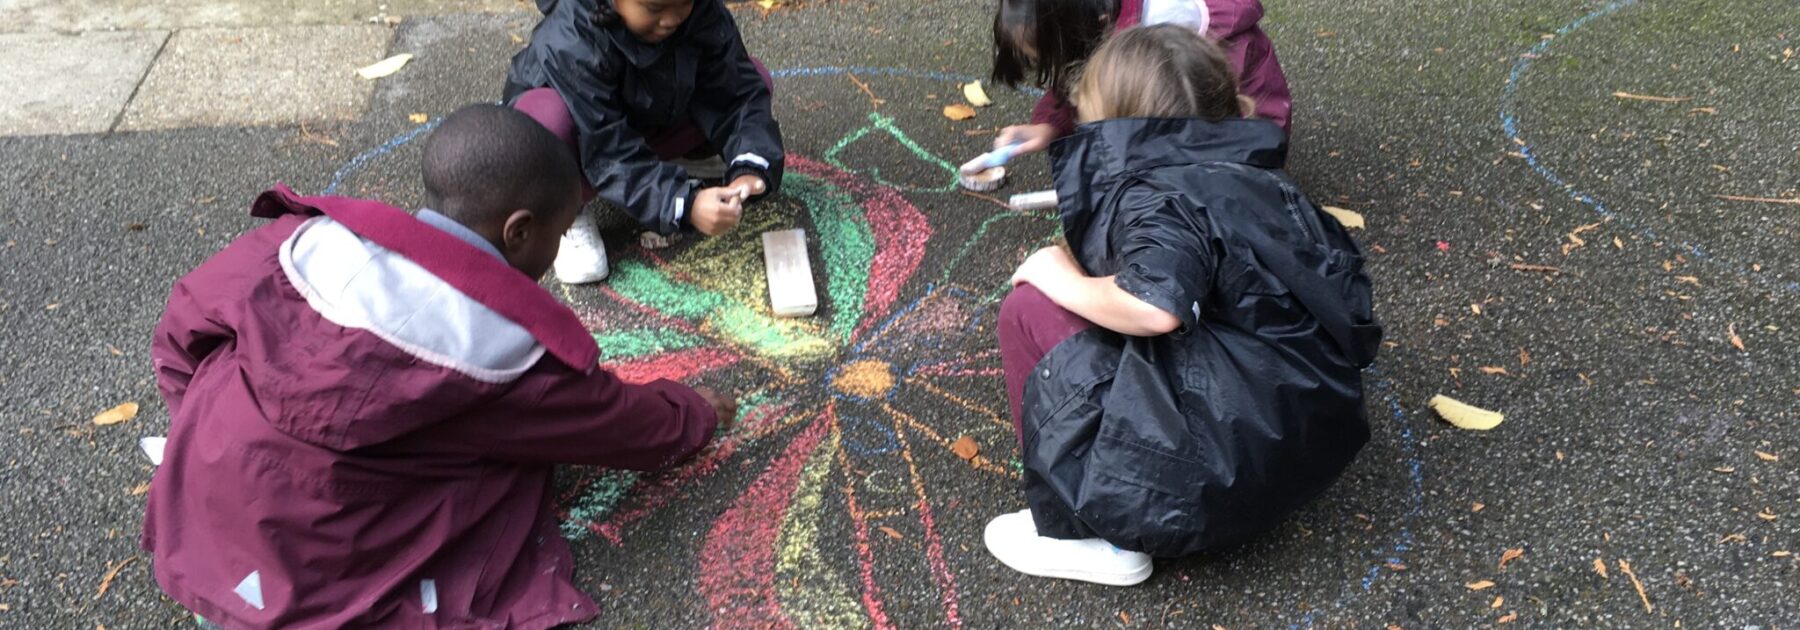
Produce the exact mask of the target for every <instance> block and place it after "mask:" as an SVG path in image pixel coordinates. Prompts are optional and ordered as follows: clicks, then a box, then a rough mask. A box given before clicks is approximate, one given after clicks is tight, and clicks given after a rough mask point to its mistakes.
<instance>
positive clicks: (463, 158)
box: [420, 104, 581, 226]
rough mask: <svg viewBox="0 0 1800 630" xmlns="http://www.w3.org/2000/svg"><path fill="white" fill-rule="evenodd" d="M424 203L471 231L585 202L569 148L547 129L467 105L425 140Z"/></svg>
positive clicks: (496, 108)
mask: <svg viewBox="0 0 1800 630" xmlns="http://www.w3.org/2000/svg"><path fill="white" fill-rule="evenodd" d="M420 171H421V173H422V175H423V176H424V180H425V203H426V204H427V205H428V206H429V207H430V208H431V209H433V210H436V211H438V212H441V213H443V214H444V215H445V216H448V217H450V218H452V219H455V220H456V221H457V222H459V223H462V224H463V225H468V226H478V225H488V224H492V223H493V222H495V221H502V220H504V219H505V217H506V216H507V215H508V214H509V213H511V212H512V211H514V210H518V209H520V208H525V209H528V210H531V211H532V212H535V213H539V214H540V215H541V216H543V217H550V216H554V215H555V213H558V212H563V211H564V208H565V207H566V206H568V205H569V199H570V198H571V197H578V196H579V195H580V192H578V191H579V190H580V186H581V170H580V169H579V168H576V166H575V156H574V154H573V152H572V151H570V150H569V147H568V146H567V145H565V144H563V142H562V141H561V140H559V139H557V137H556V136H555V135H554V134H551V133H550V131H549V130H548V129H545V128H544V126H543V125H540V124H538V122H537V121H536V120H532V118H531V117H530V116H526V115H525V114H523V113H520V112H519V111H518V110H515V109H512V108H510V107H502V106H500V105H491V104H482V105H468V106H465V107H463V108H462V109H458V110H456V112H455V113H453V114H450V115H449V116H447V117H445V118H444V121H443V122H442V123H439V124H438V127H437V130H436V131H433V132H432V133H431V138H430V139H428V140H426V141H425V157H424V159H423V160H421V165H420Z"/></svg>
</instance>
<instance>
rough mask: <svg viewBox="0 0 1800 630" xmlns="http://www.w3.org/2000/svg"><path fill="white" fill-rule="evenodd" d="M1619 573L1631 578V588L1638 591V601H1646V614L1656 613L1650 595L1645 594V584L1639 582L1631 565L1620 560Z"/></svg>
mask: <svg viewBox="0 0 1800 630" xmlns="http://www.w3.org/2000/svg"><path fill="white" fill-rule="evenodd" d="M1619 572H1620V573H1623V574H1625V577H1628V578H1631V587H1632V588H1635V589H1637V594H1638V599H1641V600H1644V612H1655V611H1656V607H1655V606H1651V605H1650V594H1649V593H1645V592H1644V583H1643V582H1640V581H1638V576H1637V574H1636V573H1633V572H1632V571H1631V563H1630V562H1626V561H1624V560H1620V561H1619Z"/></svg>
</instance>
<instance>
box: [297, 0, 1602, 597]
mask: <svg viewBox="0 0 1800 630" xmlns="http://www.w3.org/2000/svg"><path fill="white" fill-rule="evenodd" d="M1634 2H1635V0H1628V1H1627V2H1624V3H1623V4H1630V3H1634ZM1589 19H1591V18H1589ZM1565 28H1566V27H1565ZM1521 72H1522V69H1521V68H1515V70H1514V76H1513V79H1512V80H1509V81H1508V99H1509V100H1508V101H1507V102H1506V105H1505V106H1503V109H1502V116H1503V117H1504V118H1506V119H1507V120H1508V121H1509V122H1508V123H1507V125H1508V127H1507V129H1508V135H1509V136H1511V137H1517V134H1516V133H1514V132H1513V131H1512V123H1511V122H1510V120H1511V118H1510V116H1511V114H1510V98H1511V93H1512V89H1513V86H1514V84H1515V83H1516V81H1517V78H1518V76H1517V75H1518V74H1520V73H1521ZM848 74H856V75H865V76H885V77H899V78H908V79H919V80H928V81H944V82H953V83H968V82H971V81H977V80H980V79H979V77H974V76H969V75H963V74H956V73H948V72H937V71H931V70H912V69H907V68H883V67H868V66H821V67H806V68H784V69H779V70H773V71H770V73H769V75H770V76H772V77H774V78H777V79H787V78H804V77H827V76H839V75H848ZM1020 92H1022V93H1024V94H1026V95H1028V96H1034V97H1035V96H1041V95H1042V94H1043V90H1038V89H1032V88H1024V89H1021V90H1020ZM442 122H443V120H442V119H434V120H432V121H430V122H427V123H421V124H419V125H417V126H415V127H413V128H411V129H408V130H406V131H403V132H401V133H400V134H399V135H396V136H394V137H392V138H389V139H388V140H387V141H386V142H383V143H382V144H381V145H380V146H377V147H375V148H373V149H370V150H368V151H365V152H363V153H361V154H358V155H357V156H356V157H353V158H351V159H350V161H349V162H346V163H345V164H344V165H343V166H342V167H339V168H338V170H337V171H336V172H334V173H332V175H331V183H330V184H329V185H327V186H326V187H325V189H324V190H323V191H322V192H321V193H320V194H324V195H332V194H337V189H338V187H339V186H341V185H342V184H343V183H344V181H345V180H346V179H348V178H349V177H350V176H352V175H354V174H356V172H357V171H359V170H361V169H362V168H363V167H365V166H367V165H368V164H369V163H371V162H373V161H375V160H377V159H380V158H381V157H383V156H385V155H387V154H389V153H392V152H393V151H394V150H396V149H399V148H400V147H402V146H405V145H406V143H408V142H411V141H413V140H415V139H417V138H418V137H420V136H422V135H425V134H426V133H429V132H430V131H431V130H432V129H435V128H437V126H438V124H440V123H442ZM1526 155H1528V156H1529V155H1531V154H1530V153H1529V152H1528V153H1526ZM1533 164H1534V166H1535V165H1536V164H1537V163H1536V162H1535V159H1534V161H1533ZM1538 168H1540V172H1542V173H1546V174H1547V177H1550V178H1552V181H1553V182H1556V183H1559V184H1560V180H1557V179H1555V175H1554V174H1553V173H1549V171H1548V169H1542V167H1538ZM1584 197H1585V196H1584ZM1595 203H1596V204H1597V203H1598V202H1595ZM1367 373H1368V375H1369V376H1370V378H1371V379H1372V380H1373V381H1374V385H1373V390H1374V391H1376V392H1380V394H1381V397H1382V400H1383V402H1384V404H1385V406H1386V407H1387V410H1388V412H1389V414H1390V415H1391V420H1392V422H1393V425H1394V427H1395V428H1396V430H1397V431H1398V433H1399V438H1400V448H1401V455H1402V458H1403V460H1404V462H1403V463H1404V464H1405V466H1406V469H1407V474H1408V477H1407V483H1406V485H1407V497H1406V505H1405V506H1404V507H1405V512H1403V513H1402V515H1401V518H1400V519H1399V526H1398V529H1397V530H1396V531H1395V534H1394V536H1393V537H1392V538H1391V539H1390V540H1389V541H1388V542H1387V543H1385V544H1383V545H1382V546H1379V547H1376V548H1374V549H1372V550H1370V551H1368V552H1366V553H1365V555H1368V556H1373V557H1374V564H1373V566H1371V567H1370V568H1369V569H1368V570H1367V571H1366V572H1365V573H1364V574H1363V575H1362V576H1361V578H1360V580H1359V582H1358V583H1357V584H1356V585H1355V587H1350V588H1348V590H1346V591H1345V592H1344V593H1343V594H1342V595H1341V596H1340V597H1339V598H1338V599H1337V601H1336V602H1335V606H1334V608H1336V609H1341V608H1343V606H1345V605H1348V604H1350V603H1352V602H1353V601H1354V600H1355V599H1356V598H1357V597H1359V596H1361V595H1363V594H1366V593H1367V592H1369V591H1370V590H1371V589H1372V588H1374V586H1375V584H1376V583H1377V582H1378V581H1380V580H1381V578H1382V577H1383V576H1385V575H1388V574H1390V573H1392V572H1393V571H1394V569H1392V568H1391V567H1390V565H1395V564H1401V563H1403V560H1404V557H1405V555H1406V554H1407V553H1408V552H1409V551H1411V550H1412V547H1413V540H1414V536H1413V533H1412V529H1411V523H1412V521H1413V520H1414V519H1416V518H1418V517H1419V516H1421V515H1423V514H1424V511H1425V476H1424V466H1425V463H1424V460H1423V458H1422V457H1421V456H1420V454H1419V452H1418V440H1417V439H1416V438H1415V437H1414V434H1413V429H1412V426H1411V424H1409V423H1408V421H1407V413H1406V410H1405V409H1404V408H1403V407H1402V406H1401V405H1400V400H1399V398H1398V393H1397V392H1396V391H1395V387H1394V383H1393V381H1392V380H1391V379H1388V378H1387V377H1385V376H1383V375H1382V374H1381V372H1380V370H1379V369H1376V368H1370V369H1369V370H1368V372H1367ZM852 420H854V419H852ZM868 424H873V423H868ZM856 446H857V447H860V448H862V449H868V450H871V451H875V452H880V451H881V449H884V448H889V446H888V445H886V444H861V443H858V444H857V445H856ZM878 472H879V471H878ZM1318 611H1319V609H1318V608H1314V609H1313V610H1312V611H1309V612H1308V613H1307V614H1306V616H1305V617H1304V618H1303V620H1302V621H1301V622H1300V624H1298V625H1299V626H1301V627H1308V628H1310V627H1312V626H1313V624H1314V622H1315V615H1316V614H1317V613H1318Z"/></svg>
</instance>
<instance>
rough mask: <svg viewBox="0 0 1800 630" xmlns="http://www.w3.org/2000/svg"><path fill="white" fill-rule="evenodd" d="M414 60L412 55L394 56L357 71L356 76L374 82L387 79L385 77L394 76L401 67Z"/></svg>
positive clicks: (401, 54)
mask: <svg viewBox="0 0 1800 630" xmlns="http://www.w3.org/2000/svg"><path fill="white" fill-rule="evenodd" d="M412 58H413V56H412V53H400V54H398V55H394V56H392V57H388V58H386V59H383V60H381V61H377V62H375V63H372V64H369V65H367V66H363V67H361V68H358V69H357V70H356V75H357V76H360V77H362V78H364V79H368V80H370V81H373V80H375V79H379V78H381V77H385V76H387V75H390V74H393V73H395V72H399V71H400V67H401V66H404V65H406V62H408V61H412Z"/></svg>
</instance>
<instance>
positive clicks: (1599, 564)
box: [1594, 558, 1611, 578]
mask: <svg viewBox="0 0 1800 630" xmlns="http://www.w3.org/2000/svg"><path fill="white" fill-rule="evenodd" d="M1594 572H1595V573H1598V574H1600V577H1602V578H1610V577H1611V576H1609V575H1607V574H1606V561H1605V560H1601V559H1599V558H1594Z"/></svg>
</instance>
